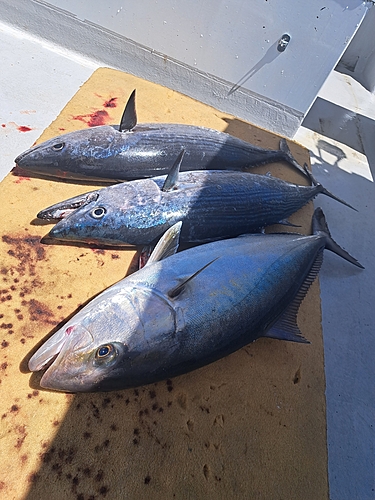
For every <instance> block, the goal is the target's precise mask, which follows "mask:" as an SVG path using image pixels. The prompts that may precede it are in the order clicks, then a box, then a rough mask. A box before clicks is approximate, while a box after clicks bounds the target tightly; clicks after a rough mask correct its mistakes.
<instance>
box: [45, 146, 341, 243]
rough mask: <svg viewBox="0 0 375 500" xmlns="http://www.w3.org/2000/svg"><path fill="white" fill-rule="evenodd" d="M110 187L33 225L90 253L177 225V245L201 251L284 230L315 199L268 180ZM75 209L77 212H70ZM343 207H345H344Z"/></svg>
mask: <svg viewBox="0 0 375 500" xmlns="http://www.w3.org/2000/svg"><path fill="white" fill-rule="evenodd" d="M182 158H183V151H182V152H181V154H180V155H179V157H178V158H177V160H176V163H175V165H174V166H173V168H172V169H171V172H170V174H169V175H168V176H167V177H165V176H161V177H154V178H153V179H140V180H136V181H130V182H125V183H122V184H116V185H113V186H109V187H106V188H103V189H100V190H97V191H91V192H90V193H87V194H86V195H80V196H77V197H74V198H71V199H70V200H65V201H63V202H61V203H58V204H56V205H53V206H52V207H49V208H46V209H45V210H42V211H41V212H39V213H38V215H37V216H38V218H43V219H51V218H56V217H58V218H61V217H63V219H62V220H60V222H58V223H57V224H56V225H55V226H54V227H53V228H52V229H51V231H50V232H49V235H48V236H49V237H51V238H54V239H58V240H65V241H71V242H84V243H90V244H95V245H99V246H100V245H111V246H128V245H150V244H152V243H153V242H154V241H155V240H157V239H158V238H160V236H161V235H162V234H163V233H164V232H165V231H166V230H167V229H168V228H169V227H171V226H173V224H175V223H176V222H178V221H182V222H183V224H182V230H181V238H180V241H181V242H182V243H205V242H209V241H214V240H217V239H224V238H230V237H234V236H238V235H240V234H244V233H250V232H255V231H259V230H260V229H261V228H263V227H265V226H268V225H270V224H276V223H284V224H288V221H287V220H286V219H287V217H289V216H290V215H291V214H292V213H294V212H296V211H297V210H298V209H300V208H301V207H303V206H304V205H305V204H306V203H307V202H308V201H310V200H312V199H313V198H314V197H315V196H316V195H317V194H319V193H322V194H326V195H328V196H331V197H332V198H334V199H336V200H338V201H340V202H342V203H344V204H346V205H347V203H345V202H344V201H342V200H340V199H339V198H337V197H336V196H334V195H332V194H331V193H330V192H329V191H327V190H326V189H325V188H324V187H323V186H322V185H321V184H319V183H317V182H316V181H315V180H314V178H313V177H312V175H311V174H310V173H309V172H308V170H307V168H306V174H307V175H308V176H309V179H310V180H312V182H313V186H299V185H296V184H291V183H289V182H286V181H283V180H280V179H277V178H275V177H271V176H268V175H257V174H251V173H247V172H230V171H216V170H211V171H208V170H207V171H196V172H182V173H180V174H179V173H178V170H179V166H180V164H181V161H182ZM77 205H81V207H79V208H77ZM349 206H350V205H349Z"/></svg>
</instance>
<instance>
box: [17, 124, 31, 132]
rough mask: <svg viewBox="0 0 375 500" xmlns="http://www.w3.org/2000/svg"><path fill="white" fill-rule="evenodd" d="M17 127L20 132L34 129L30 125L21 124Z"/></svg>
mask: <svg viewBox="0 0 375 500" xmlns="http://www.w3.org/2000/svg"><path fill="white" fill-rule="evenodd" d="M17 129H18V130H19V131H20V132H30V130H32V129H31V128H30V127H26V125H20V126H18V127H17Z"/></svg>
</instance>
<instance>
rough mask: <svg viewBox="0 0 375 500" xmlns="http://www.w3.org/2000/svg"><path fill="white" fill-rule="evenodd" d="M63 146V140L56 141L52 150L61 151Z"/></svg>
mask: <svg viewBox="0 0 375 500" xmlns="http://www.w3.org/2000/svg"><path fill="white" fill-rule="evenodd" d="M64 146H65V143H64V142H58V143H57V144H54V145H53V146H52V149H53V150H54V151H61V150H62V149H64Z"/></svg>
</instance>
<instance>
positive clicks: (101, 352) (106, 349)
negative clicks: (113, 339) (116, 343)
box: [95, 344, 113, 359]
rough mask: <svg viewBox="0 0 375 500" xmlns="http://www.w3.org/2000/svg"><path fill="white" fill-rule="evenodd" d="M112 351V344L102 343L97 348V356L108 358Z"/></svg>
mask: <svg viewBox="0 0 375 500" xmlns="http://www.w3.org/2000/svg"><path fill="white" fill-rule="evenodd" d="M112 351H113V346H112V345H111V344H107V345H102V346H100V347H99V348H98V349H97V351H96V354H95V357H96V358H98V359H103V358H106V357H107V356H109V355H110V354H111V353H112Z"/></svg>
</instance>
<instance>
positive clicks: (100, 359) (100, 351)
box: [94, 344, 118, 366]
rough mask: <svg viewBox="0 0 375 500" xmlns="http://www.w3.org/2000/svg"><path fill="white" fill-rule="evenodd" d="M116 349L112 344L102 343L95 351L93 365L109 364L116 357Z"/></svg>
mask: <svg viewBox="0 0 375 500" xmlns="http://www.w3.org/2000/svg"><path fill="white" fill-rule="evenodd" d="M117 356H118V350H117V349H116V347H115V346H114V345H113V344H104V345H101V346H99V347H98V348H97V350H96V351H95V357H94V365H95V366H103V365H104V366H111V365H112V364H113V363H114V362H115V361H116V359H117Z"/></svg>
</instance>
